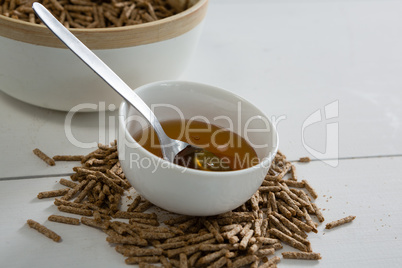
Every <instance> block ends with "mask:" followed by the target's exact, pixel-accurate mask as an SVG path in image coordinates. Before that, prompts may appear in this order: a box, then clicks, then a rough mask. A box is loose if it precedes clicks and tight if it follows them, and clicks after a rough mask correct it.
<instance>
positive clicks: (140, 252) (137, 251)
mask: <svg viewBox="0 0 402 268" xmlns="http://www.w3.org/2000/svg"><path fill="white" fill-rule="evenodd" d="M162 252H163V249H161V248H139V247H135V248H131V249H128V250H126V251H125V252H124V256H126V257H140V256H159V255H162Z"/></svg>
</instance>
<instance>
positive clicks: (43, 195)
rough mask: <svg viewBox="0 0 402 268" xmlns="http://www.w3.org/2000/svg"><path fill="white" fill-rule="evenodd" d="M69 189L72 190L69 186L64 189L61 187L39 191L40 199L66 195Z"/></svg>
mask: <svg viewBox="0 0 402 268" xmlns="http://www.w3.org/2000/svg"><path fill="white" fill-rule="evenodd" d="M69 190H70V189H69V188H64V189H59V190H53V191H46V192H40V193H38V196H37V197H38V199H42V198H49V197H56V196H62V195H65V194H66V193H67V192H68V191H69Z"/></svg>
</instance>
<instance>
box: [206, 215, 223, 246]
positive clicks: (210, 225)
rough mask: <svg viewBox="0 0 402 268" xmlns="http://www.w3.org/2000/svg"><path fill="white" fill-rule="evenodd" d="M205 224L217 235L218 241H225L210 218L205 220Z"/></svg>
mask: <svg viewBox="0 0 402 268" xmlns="http://www.w3.org/2000/svg"><path fill="white" fill-rule="evenodd" d="M215 222H216V221H215ZM203 224H204V226H205V227H206V228H207V229H208V231H209V232H211V233H212V234H213V235H214V236H215V239H216V241H218V243H222V242H223V240H224V239H223V237H222V235H221V234H220V233H219V230H217V229H216V228H215V227H214V225H213V224H212V223H211V222H209V221H208V220H205V221H203Z"/></svg>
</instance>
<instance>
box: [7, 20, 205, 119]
mask: <svg viewBox="0 0 402 268" xmlns="http://www.w3.org/2000/svg"><path fill="white" fill-rule="evenodd" d="M200 33H201V24H199V25H198V26H196V27H195V28H193V29H192V30H190V31H189V32H187V33H185V34H183V35H181V36H178V37H175V38H171V39H168V40H164V41H160V42H156V43H152V44H147V45H139V46H134V47H126V48H115V49H104V50H95V51H94V52H95V54H97V56H98V57H100V58H101V59H102V60H103V61H104V62H105V63H106V64H108V65H109V66H110V67H111V69H112V70H113V71H115V72H116V73H117V74H118V75H119V76H120V77H121V78H122V79H123V80H124V81H125V82H126V83H127V84H128V85H129V86H130V87H132V88H136V87H138V86H140V85H143V84H146V83H149V82H152V81H158V80H165V79H177V78H179V77H180V75H181V73H182V72H183V71H184V70H185V68H186V67H187V64H188V63H189V61H190V59H191V56H192V54H193V52H194V50H195V48H196V45H197V42H198V38H199V35H200ZM0 47H1V49H0V62H1V66H0V81H1V84H0V90H2V91H3V92H5V93H7V94H8V95H10V96H12V97H14V98H17V99H19V100H22V101H24V102H27V103H30V104H33V105H37V106H40V107H44V108H50V109H55V110H62V111H68V110H70V109H71V108H72V107H74V106H76V105H79V104H85V103H93V104H99V102H105V103H106V105H105V106H104V107H106V108H107V107H108V105H109V104H114V105H116V107H117V106H118V105H119V104H120V102H121V100H122V98H120V96H119V95H118V94H117V93H115V92H114V90H113V89H111V88H110V87H109V86H108V85H107V84H106V83H105V82H104V81H103V80H102V79H101V78H99V77H98V76H97V75H96V74H95V73H93V71H92V70H90V69H89V68H88V67H87V66H86V65H85V64H84V63H82V62H81V60H80V59H78V58H77V57H76V56H75V55H74V54H73V53H72V52H71V51H70V50H69V49H67V48H52V47H45V46H39V45H32V44H29V43H24V42H20V41H15V40H11V39H8V38H5V37H1V36H0ZM82 107H85V105H83V106H82ZM83 110H84V109H82V111H83ZM87 110H88V111H93V110H91V109H87Z"/></svg>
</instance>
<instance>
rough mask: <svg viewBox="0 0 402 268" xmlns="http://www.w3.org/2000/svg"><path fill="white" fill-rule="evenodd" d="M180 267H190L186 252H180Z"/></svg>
mask: <svg viewBox="0 0 402 268" xmlns="http://www.w3.org/2000/svg"><path fill="white" fill-rule="evenodd" d="M179 261H180V264H179V267H180V268H187V267H188V260H187V255H186V254H184V253H180V254H179Z"/></svg>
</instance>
